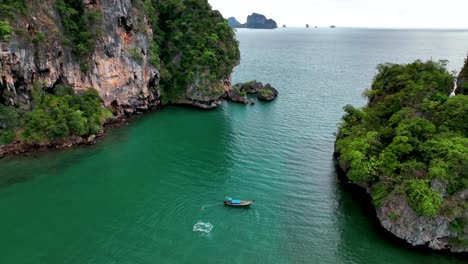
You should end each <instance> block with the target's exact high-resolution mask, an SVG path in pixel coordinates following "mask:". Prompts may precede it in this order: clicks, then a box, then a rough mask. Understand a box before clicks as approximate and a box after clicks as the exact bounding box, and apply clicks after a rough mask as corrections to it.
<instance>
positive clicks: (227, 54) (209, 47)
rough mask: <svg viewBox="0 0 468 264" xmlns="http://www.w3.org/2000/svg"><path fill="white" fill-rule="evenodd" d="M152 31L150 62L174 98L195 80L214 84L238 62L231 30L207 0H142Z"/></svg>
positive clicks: (207, 84)
mask: <svg viewBox="0 0 468 264" xmlns="http://www.w3.org/2000/svg"><path fill="white" fill-rule="evenodd" d="M140 2H141V3H142V4H143V5H144V8H145V10H146V11H147V13H148V14H149V17H150V21H151V24H152V28H153V32H154V43H153V45H152V47H151V50H150V56H151V59H150V61H151V63H152V64H153V65H154V66H155V67H157V68H159V69H160V72H161V82H160V85H161V87H162V90H163V92H164V94H165V95H166V97H170V98H177V96H179V95H181V94H183V92H184V91H185V89H186V88H187V87H188V86H189V85H190V84H192V83H193V82H194V81H195V80H198V81H199V82H201V83H202V85H203V86H204V87H210V86H216V85H218V82H220V80H222V79H223V78H225V77H226V76H228V75H229V74H230V73H231V71H232V68H233V67H234V66H235V65H236V64H237V63H238V61H239V58H240V54H239V49H238V42H237V40H236V39H235V36H234V31H233V30H232V29H231V28H230V27H229V25H228V23H227V22H226V21H225V19H224V18H223V17H222V16H221V14H220V13H219V12H217V11H213V10H212V9H211V6H210V5H209V4H208V2H207V0H187V1H183V0H141V1H140Z"/></svg>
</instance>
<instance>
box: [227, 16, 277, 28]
mask: <svg viewBox="0 0 468 264" xmlns="http://www.w3.org/2000/svg"><path fill="white" fill-rule="evenodd" d="M229 19H231V22H234V20H235V18H234V19H232V18H229ZM228 21H229V20H228ZM235 21H236V22H237V23H239V22H238V21H237V20H235ZM234 24H235V23H234ZM234 24H233V23H230V24H229V25H230V26H231V27H234V28H253V29H275V28H277V27H278V25H277V24H276V22H275V21H274V20H273V19H267V18H266V17H265V16H264V15H261V14H257V13H252V15H250V16H247V22H246V23H245V24H240V23H239V24H238V25H234Z"/></svg>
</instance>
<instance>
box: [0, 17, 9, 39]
mask: <svg viewBox="0 0 468 264" xmlns="http://www.w3.org/2000/svg"><path fill="white" fill-rule="evenodd" d="M11 31H12V27H11V26H10V23H9V22H8V21H4V20H0V41H8V40H9V39H10V37H11Z"/></svg>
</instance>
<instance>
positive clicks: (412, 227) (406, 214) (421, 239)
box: [376, 191, 468, 252]
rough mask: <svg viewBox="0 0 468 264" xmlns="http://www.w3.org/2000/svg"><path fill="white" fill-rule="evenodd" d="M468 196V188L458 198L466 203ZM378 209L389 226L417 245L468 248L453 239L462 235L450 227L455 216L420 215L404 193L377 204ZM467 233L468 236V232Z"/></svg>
mask: <svg viewBox="0 0 468 264" xmlns="http://www.w3.org/2000/svg"><path fill="white" fill-rule="evenodd" d="M467 198H468V192H466V191H465V192H462V193H460V194H459V195H457V196H456V198H455V199H458V200H459V201H458V202H462V203H463V202H465V203H466V199H467ZM451 202H452V203H453V202H454V201H451ZM376 211H377V217H378V218H379V220H380V223H381V224H382V226H383V227H384V228H385V229H387V230H388V231H390V232H391V233H392V234H394V235H395V236H397V237H399V238H401V239H404V240H406V241H407V242H408V243H410V244H412V245H414V246H421V245H426V246H428V247H429V248H432V249H434V250H444V249H448V250H450V251H452V252H466V251H468V247H466V246H462V245H458V244H454V243H451V242H450V239H451V238H453V237H457V236H459V234H456V233H454V232H453V231H451V228H450V225H451V222H452V221H454V220H455V219H454V218H453V217H450V216H446V215H439V216H434V217H427V216H420V215H418V214H417V213H416V212H415V211H414V210H413V209H412V208H411V207H410V206H409V205H408V202H407V199H406V196H404V195H400V196H396V197H394V198H393V199H391V200H389V201H387V202H386V203H385V204H384V205H382V206H378V207H376ZM462 236H463V234H462ZM464 236H465V239H467V237H466V234H465V235H464Z"/></svg>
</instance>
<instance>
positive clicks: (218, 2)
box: [208, 0, 468, 29]
mask: <svg viewBox="0 0 468 264" xmlns="http://www.w3.org/2000/svg"><path fill="white" fill-rule="evenodd" d="M208 2H209V3H210V4H211V6H212V7H213V9H216V10H219V11H220V12H221V14H222V15H223V16H224V17H225V18H228V17H235V18H236V19H237V20H238V21H239V22H240V23H245V21H246V19H247V16H248V15H250V14H252V13H254V12H255V13H259V14H262V15H265V16H266V17H267V18H271V19H274V20H275V21H276V22H277V24H278V27H281V26H282V25H283V24H286V25H287V26H288V27H305V24H309V25H310V27H314V26H318V27H329V26H330V25H335V26H337V27H358V28H396V29H399V28H405V29H419V28H424V29H468V20H466V19H464V18H465V16H466V15H465V12H466V10H468V1H463V0H446V1H443V2H442V1H437V0H412V1H409V0H373V1H372V0H310V1H301V0H289V1H277V0H208Z"/></svg>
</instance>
